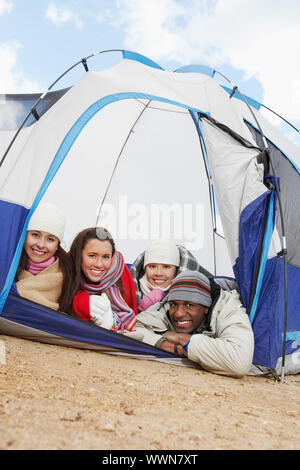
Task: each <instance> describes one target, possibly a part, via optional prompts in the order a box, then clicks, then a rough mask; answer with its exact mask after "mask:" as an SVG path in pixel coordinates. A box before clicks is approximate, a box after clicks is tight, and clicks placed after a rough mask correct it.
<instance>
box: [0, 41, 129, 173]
mask: <svg viewBox="0 0 300 470" xmlns="http://www.w3.org/2000/svg"><path fill="white" fill-rule="evenodd" d="M105 52H123V49H107V50H104V51H98V52H94V53H93V54H90V55H89V56H87V57H84V58H82V59H80V60H79V61H78V62H76V63H75V64H73V65H72V66H71V67H69V68H68V69H67V70H66V71H65V72H63V73H62V74H61V75H60V76H59V77H58V78H57V79H56V80H55V81H54V82H53V83H52V84H51V85H50V86H49V88H47V90H46V91H44V93H42V94H41V96H40V97H39V98H38V100H37V101H36V102H35V103H34V105H33V106H32V108H31V110H30V111H29V113H28V114H27V116H26V117H25V119H24V121H23V122H22V124H21V125H20V127H19V128H18V130H17V131H16V133H15V135H14V137H13V138H12V140H11V142H10V144H9V145H8V147H7V149H6V151H5V152H4V155H3V157H2V158H1V161H0V168H1V166H2V164H3V163H4V160H5V159H6V157H7V154H8V152H9V151H10V149H11V147H12V145H13V143H14V142H15V140H16V138H17V137H18V135H19V133H20V131H21V129H22V128H23V127H24V125H25V123H26V121H27V120H28V118H29V116H30V115H31V114H33V116H34V115H35V113H37V111H36V107H37V105H38V104H39V102H40V101H41V100H42V99H44V98H45V96H46V95H47V94H48V93H49V91H50V90H51V89H52V88H53V87H54V85H56V83H57V82H59V80H61V78H63V77H64V76H65V75H67V73H69V72H70V71H71V70H72V69H74V68H75V67H77V65H79V64H82V65H83V66H84V68H85V70H86V72H88V66H87V60H88V59H90V58H91V57H94V56H96V55H99V54H103V53H105Z"/></svg>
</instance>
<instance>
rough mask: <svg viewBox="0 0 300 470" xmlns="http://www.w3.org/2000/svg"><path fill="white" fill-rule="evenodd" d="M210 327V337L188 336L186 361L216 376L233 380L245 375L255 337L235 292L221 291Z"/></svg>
mask: <svg viewBox="0 0 300 470" xmlns="http://www.w3.org/2000/svg"><path fill="white" fill-rule="evenodd" d="M211 325H212V326H213V335H212V336H209V335H207V334H195V335H193V336H192V337H191V340H190V343H189V346H188V358H189V359H191V360H192V361H194V362H197V363H198V364H200V365H201V367H203V369H206V370H208V371H210V372H214V373H216V374H221V375H229V376H233V377H241V376H243V375H244V374H246V373H247V372H248V371H249V369H250V367H251V363H252V357H253V351H254V336H253V332H252V328H251V325H250V321H249V318H248V315H247V314H246V311H245V308H244V307H243V306H242V304H241V301H240V299H239V295H238V293H237V291H230V292H225V291H222V290H221V295H220V298H219V300H218V302H217V303H216V305H215V307H214V310H213V313H212V320H211Z"/></svg>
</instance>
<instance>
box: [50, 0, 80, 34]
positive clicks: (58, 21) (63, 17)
mask: <svg viewBox="0 0 300 470" xmlns="http://www.w3.org/2000/svg"><path fill="white" fill-rule="evenodd" d="M46 18H48V19H49V20H50V21H52V23H54V24H55V25H56V26H62V25H63V24H65V23H73V24H74V26H75V27H76V28H79V29H80V28H82V26H83V23H82V21H81V19H80V17H79V15H78V14H77V13H76V12H74V11H72V10H71V9H70V8H68V7H57V6H56V5H55V4H54V3H50V5H48V8H47V11H46Z"/></svg>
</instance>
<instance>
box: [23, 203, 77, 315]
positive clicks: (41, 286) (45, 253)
mask: <svg viewBox="0 0 300 470" xmlns="http://www.w3.org/2000/svg"><path fill="white" fill-rule="evenodd" d="M64 226H65V216H64V214H63V213H62V212H61V211H60V210H59V209H58V208H57V207H56V206H54V205H52V204H44V205H42V206H40V207H38V208H37V210H36V211H35V212H34V214H33V216H32V217H31V219H30V221H29V225H28V230H27V234H26V238H25V242H24V247H23V250H22V254H21V258H20V262H19V266H18V269H17V272H16V276H15V281H16V289H17V291H18V293H19V295H21V296H22V297H25V298H27V299H29V300H32V301H34V302H38V303H40V304H42V305H45V306H46V307H50V308H53V309H54V310H58V309H60V310H62V311H66V312H67V311H68V304H69V301H68V298H69V279H70V276H71V263H70V259H69V256H68V255H67V253H66V252H65V251H64V250H63V248H62V247H61V246H60V241H61V240H62V238H63V235H64Z"/></svg>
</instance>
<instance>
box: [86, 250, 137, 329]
mask: <svg viewBox="0 0 300 470" xmlns="http://www.w3.org/2000/svg"><path fill="white" fill-rule="evenodd" d="M124 266H125V264H124V259H123V256H122V254H121V253H120V252H119V251H116V252H115V253H114V255H113V257H112V260H111V266H110V268H109V270H108V271H107V273H106V274H105V275H104V276H103V278H102V279H101V281H100V282H99V283H98V284H89V283H87V282H86V281H84V280H83V279H81V290H83V291H84V292H87V293H88V294H90V295H97V294H99V295H100V294H102V293H103V292H105V293H106V294H107V295H108V298H109V300H110V303H111V308H112V311H113V314H114V326H113V328H112V329H113V330H115V331H121V332H122V331H124V330H129V331H132V330H133V329H134V327H135V323H136V320H135V314H134V311H133V310H132V309H131V308H130V307H129V306H128V305H127V304H126V302H125V301H124V299H123V297H122V296H121V293H120V291H119V289H118V287H117V286H116V282H117V281H118V280H119V279H120V277H121V276H122V274H123V271H124Z"/></svg>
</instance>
